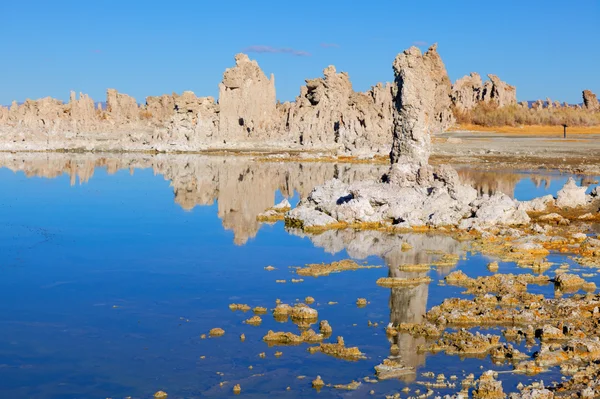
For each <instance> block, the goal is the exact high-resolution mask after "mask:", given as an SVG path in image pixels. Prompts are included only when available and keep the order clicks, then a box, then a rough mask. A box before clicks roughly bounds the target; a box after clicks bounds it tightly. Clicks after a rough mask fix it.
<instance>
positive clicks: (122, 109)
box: [106, 89, 140, 124]
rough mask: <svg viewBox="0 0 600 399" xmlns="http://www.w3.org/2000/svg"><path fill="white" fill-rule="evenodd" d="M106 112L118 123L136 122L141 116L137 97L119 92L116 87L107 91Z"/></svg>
mask: <svg viewBox="0 0 600 399" xmlns="http://www.w3.org/2000/svg"><path fill="white" fill-rule="evenodd" d="M106 112H107V113H108V116H109V118H110V119H111V120H112V121H114V122H115V123H117V124H125V123H128V122H135V121H137V120H138V119H139V118H140V115H139V107H138V105H137V102H136V101H135V98H133V97H131V96H128V95H127V94H122V93H119V92H118V91H116V90H115V89H108V90H107V91H106Z"/></svg>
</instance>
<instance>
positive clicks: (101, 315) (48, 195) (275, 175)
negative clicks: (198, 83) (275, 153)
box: [0, 154, 600, 398]
mask: <svg viewBox="0 0 600 399" xmlns="http://www.w3.org/2000/svg"><path fill="white" fill-rule="evenodd" d="M386 169H387V168H386V167H384V166H369V165H348V164H345V165H344V164H333V163H328V164H321V163H311V162H307V163H291V162H290V163H287V162H285V163H284V162H254V161H251V160H250V159H247V158H242V157H217V156H213V157H209V156H185V155H181V156H149V155H129V156H125V155H123V156H121V155H116V156H115V155H110V156H97V155H81V154H75V155H69V154H17V155H15V154H0V184H1V187H2V188H1V190H0V390H1V391H2V393H3V396H5V397H10V398H106V397H112V398H123V397H127V396H132V397H134V398H149V397H152V395H153V394H154V392H156V391H158V390H164V391H166V392H167V393H168V394H169V398H183V397H185V398H195V397H205V396H206V397H224V396H225V397H226V396H230V395H232V387H233V385H234V384H238V383H239V384H241V387H242V395H243V396H244V397H264V396H266V395H267V394H270V395H274V396H276V397H289V398H293V397H312V396H315V394H316V393H315V391H314V390H313V389H312V388H311V381H312V380H313V379H314V378H315V376H316V375H321V377H322V378H323V380H325V382H326V383H333V384H345V383H349V382H351V381H352V380H361V381H362V380H363V378H364V377H370V378H374V377H375V376H374V369H373V367H374V366H375V365H377V364H379V363H381V361H382V360H383V359H385V358H386V357H387V356H389V354H390V345H391V343H392V342H390V340H389V339H388V338H387V337H386V334H385V331H384V329H385V326H386V325H387V324H388V323H389V322H393V323H398V322H402V321H405V322H410V321H419V320H421V319H422V316H423V314H424V313H425V312H426V311H427V310H428V309H429V308H430V307H431V306H434V305H437V304H439V303H440V302H441V301H442V300H443V299H444V298H446V297H448V296H459V295H460V293H461V291H462V289H460V288H456V287H448V286H440V285H438V283H437V282H438V280H440V279H442V278H443V276H444V275H445V274H447V273H449V272H451V271H453V270H456V269H457V268H458V269H462V270H464V271H465V273H467V274H468V275H470V276H477V275H487V274H489V272H488V271H487V269H486V267H485V265H486V264H487V263H488V262H489V261H490V259H489V258H486V257H484V256H481V255H477V254H476V255H471V254H467V253H464V252H463V249H462V248H463V245H462V244H461V243H458V242H457V241H455V240H454V239H452V238H450V237H444V236H436V235H425V234H410V235H400V236H399V235H389V234H385V233H381V232H373V231H363V232H356V231H330V232H326V233H323V234H321V235H317V236H310V235H306V234H304V233H302V232H301V231H298V230H286V229H285V227H284V225H283V223H282V222H279V223H275V224H272V225H268V224H260V223H258V222H257V221H256V216H257V215H258V214H259V213H260V212H263V211H264V210H265V209H266V208H269V207H271V206H273V205H274V204H275V203H277V202H279V201H280V200H281V199H283V198H284V197H287V198H289V199H290V201H291V202H292V204H295V203H296V202H297V201H298V199H299V198H300V197H301V196H305V195H307V194H308V193H309V192H310V190H311V189H312V188H313V187H314V186H315V185H317V184H320V183H323V182H325V181H326V180H328V179H331V178H333V177H337V178H340V179H343V180H346V181H352V180H355V179H364V178H369V177H375V176H380V175H381V174H382V173H384V172H385V171H386ZM460 174H461V176H462V178H463V179H464V180H465V181H468V182H470V183H471V184H473V185H474V186H475V187H477V189H478V190H479V191H480V192H482V193H484V192H494V191H495V190H498V189H500V190H501V191H503V192H505V193H507V194H509V195H511V196H514V197H516V198H517V199H530V198H533V197H535V196H539V195H544V194H548V193H550V194H555V193H556V191H557V190H558V189H560V188H561V187H562V185H563V184H564V183H565V181H566V179H567V178H568V176H567V175H560V174H554V173H543V172H536V173H525V172H497V173H490V172H488V173H481V172H473V171H469V170H467V169H461V170H460ZM578 179H579V180H582V179H583V180H584V182H585V181H586V179H587V180H590V179H588V178H584V177H578ZM591 180H593V179H591ZM402 242H409V243H410V244H412V245H413V249H412V250H410V251H407V252H402V251H401V250H400V245H401V243H402ZM433 250H435V251H443V252H447V253H457V254H461V255H465V259H464V260H461V261H460V262H459V264H458V265H457V266H456V267H455V268H446V269H438V270H434V271H432V272H430V275H431V277H432V278H433V282H432V283H431V284H430V285H429V286H428V285H422V286H419V287H417V288H398V289H386V288H382V287H379V286H377V285H376V284H375V281H376V280H377V279H378V278H379V277H384V276H388V275H390V274H391V275H393V274H394V273H396V272H394V271H390V269H389V268H390V267H391V268H393V267H395V266H398V265H401V264H407V263H423V262H430V261H432V260H434V258H435V257H436V255H433V254H432V251H433ZM346 258H352V259H355V260H356V261H358V262H359V263H363V262H368V263H369V264H371V265H381V266H383V267H382V268H375V269H365V270H358V271H354V272H343V273H338V274H332V275H330V276H327V277H320V278H312V277H304V278H303V279H304V281H303V282H301V283H295V284H294V283H292V282H291V279H292V278H299V277H298V276H297V275H296V274H295V273H294V269H291V268H290V267H291V266H303V265H305V264H307V263H320V262H331V261H334V260H340V259H346ZM550 260H554V261H557V262H564V261H568V262H570V260H569V259H568V258H567V257H564V256H561V255H551V256H550ZM267 265H272V266H274V267H276V270H274V271H270V272H269V271H266V270H265V269H264V267H265V266H267ZM500 271H501V272H503V273H508V272H514V273H527V272H529V270H527V269H520V268H517V267H516V266H515V265H514V264H508V263H507V264H502V263H501V265H500ZM548 273H551V272H548ZM276 280H286V281H287V282H286V283H285V284H281V283H276ZM589 280H591V281H595V282H596V283H597V284H600V281H599V279H598V278H597V277H593V278H589ZM532 290H533V291H537V292H542V293H545V294H547V295H552V287H550V286H544V287H533V288H532ZM306 296H313V297H314V298H315V299H316V303H315V304H314V305H313V307H314V308H316V309H317V310H318V311H319V319H320V320H323V319H325V320H328V321H329V323H330V324H331V326H332V327H333V335H332V338H331V339H333V340H335V337H337V336H343V337H344V339H345V342H346V344H347V345H348V346H358V347H359V348H360V350H361V351H362V352H364V353H365V354H366V355H367V359H365V360H360V361H356V362H348V361H344V360H339V359H335V358H332V357H329V356H326V355H324V354H321V353H317V354H313V355H311V354H310V353H309V352H308V351H307V345H299V346H283V347H269V346H268V345H267V344H266V343H264V342H263V341H262V337H263V336H264V335H265V334H266V332H267V331H268V330H274V331H291V332H294V333H298V332H299V330H298V327H297V326H296V325H295V324H293V323H292V322H291V321H290V322H286V323H279V322H277V321H275V320H274V319H273V318H272V316H271V315H270V314H267V315H265V316H263V322H262V324H261V325H260V326H258V327H253V326H250V325H247V324H244V323H243V321H244V320H246V319H247V318H249V317H251V316H252V313H251V312H246V313H243V312H232V311H230V310H229V308H228V304H230V303H246V304H249V305H250V306H264V307H267V308H273V307H274V306H275V301H276V299H280V300H281V301H282V302H284V303H290V304H293V303H295V302H297V301H303V299H304V298H305V297H306ZM359 297H363V298H367V299H368V301H369V302H370V303H369V304H368V305H367V306H366V307H364V308H358V307H357V306H356V304H355V302H356V299H357V298H359ZM332 301H333V302H337V304H333V305H330V304H328V303H329V302H332ZM369 321H371V322H377V323H379V325H378V326H377V327H372V326H369ZM214 327H221V328H223V329H225V331H226V333H225V335H224V336H223V337H219V338H209V339H201V338H200V335H201V334H207V333H208V331H209V330H210V329H211V328H214ZM313 328H315V329H318V325H314V326H313ZM487 331H488V332H494V333H499V330H496V329H492V330H487ZM242 333H244V334H245V335H246V340H245V341H244V342H241V341H240V339H239V335H240V334H242ZM395 342H396V343H397V344H398V345H399V346H400V352H401V354H402V356H403V358H404V361H405V362H406V363H407V364H409V365H412V366H414V367H416V368H417V370H416V374H415V375H414V376H412V377H407V378H405V379H402V380H388V381H382V382H379V383H377V384H372V383H368V382H363V384H362V385H361V386H360V387H359V389H358V390H356V391H351V392H348V391H340V390H335V389H333V388H327V387H326V388H324V389H323V390H321V392H320V393H319V397H323V398H329V397H345V396H350V397H370V395H369V391H370V390H374V391H375V393H376V397H382V396H383V395H384V394H391V393H395V392H398V391H400V390H401V389H402V388H404V387H405V386H407V385H408V386H410V387H411V389H412V390H413V391H412V392H413V393H414V390H415V389H421V391H422V392H425V390H426V389H425V388H423V387H421V386H419V385H416V381H423V380H426V379H424V378H422V377H421V373H422V372H426V371H433V372H435V373H440V372H443V373H444V374H445V375H446V376H447V377H448V376H450V375H452V374H455V375H457V376H458V377H459V380H458V382H460V379H461V378H462V377H463V375H465V373H470V372H473V373H475V375H476V376H479V374H480V373H481V371H482V370H481V369H480V366H483V367H484V368H485V369H496V370H510V369H511V368H510V367H509V366H508V365H506V366H498V365H494V364H493V363H492V362H491V361H490V359H489V358H485V359H474V358H465V359H460V358H459V357H456V356H446V355H444V354H437V355H425V354H417V353H416V350H415V349H416V347H417V345H419V344H422V343H424V342H425V341H424V340H422V339H415V338H411V337H410V336H403V335H401V336H399V337H397V338H395ZM519 349H521V350H523V351H525V352H526V353H532V352H533V351H535V349H536V348H535V347H534V348H525V347H519ZM276 351H281V352H283V354H282V356H280V357H278V358H277V357H275V356H274V353H275V352H276ZM262 352H265V354H266V357H265V358H261V357H259V354H260V353H262ZM250 366H252V368H250ZM553 374H554V375H553ZM299 376H306V378H304V379H302V378H298V377H299ZM550 377H554V378H560V377H558V376H557V375H556V372H554V373H550V374H545V375H541V376H538V377H537V378H531V377H527V376H514V375H512V374H501V378H502V380H503V381H504V387H505V390H510V389H514V387H515V386H516V384H517V383H518V382H519V381H529V380H539V379H540V378H542V379H549V378H550ZM222 382H226V383H225V384H223V386H220V383H222ZM288 388H289V389H288ZM457 389H458V388H457ZM438 391H439V392H440V393H441V394H445V393H448V392H449V391H444V390H436V393H437V392H438ZM403 396H405V395H403Z"/></svg>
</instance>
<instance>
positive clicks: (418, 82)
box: [390, 45, 454, 166]
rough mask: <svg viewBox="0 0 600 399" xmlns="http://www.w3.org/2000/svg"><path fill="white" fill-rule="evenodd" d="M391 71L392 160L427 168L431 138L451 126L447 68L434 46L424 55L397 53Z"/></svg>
mask: <svg viewBox="0 0 600 399" xmlns="http://www.w3.org/2000/svg"><path fill="white" fill-rule="evenodd" d="M393 69H394V77H395V85H396V87H395V88H394V107H395V110H394V111H395V112H394V139H393V144H392V150H391V153H390V158H391V161H392V163H393V164H394V163H401V164H403V163H414V164H417V165H420V166H422V165H426V164H427V163H428V161H429V155H430V153H431V135H432V134H433V133H434V132H440V131H442V130H443V129H445V128H447V127H448V126H450V125H451V124H452V123H453V118H454V117H453V114H452V112H451V110H450V104H451V100H450V89H451V84H450V79H449V78H448V74H447V72H446V67H445V66H444V63H443V62H442V59H441V57H440V56H439V54H438V53H437V46H436V45H433V46H431V48H429V50H427V52H426V53H425V54H422V53H421V50H419V49H418V48H417V47H411V48H409V49H408V50H405V51H404V52H402V53H400V54H398V56H396V59H395V60H394V63H393Z"/></svg>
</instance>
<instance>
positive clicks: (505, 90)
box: [452, 72, 551, 111]
mask: <svg viewBox="0 0 600 399" xmlns="http://www.w3.org/2000/svg"><path fill="white" fill-rule="evenodd" d="M488 78H489V80H488V81H486V82H485V83H483V84H482V81H481V76H479V74H478V73H475V72H472V73H471V74H470V75H468V76H464V77H462V78H460V79H458V80H457V81H456V82H455V83H454V85H453V86H452V103H453V104H454V106H455V108H456V109H457V110H458V111H468V110H470V109H473V108H475V107H476V106H477V105H478V104H480V103H486V104H494V105H496V106H498V107H505V106H508V105H516V104H517V89H516V88H515V87H514V86H511V85H509V84H507V83H506V82H503V81H502V80H500V78H498V77H497V76H496V75H491V74H490V75H488ZM548 101H549V100H548ZM550 104H551V103H550Z"/></svg>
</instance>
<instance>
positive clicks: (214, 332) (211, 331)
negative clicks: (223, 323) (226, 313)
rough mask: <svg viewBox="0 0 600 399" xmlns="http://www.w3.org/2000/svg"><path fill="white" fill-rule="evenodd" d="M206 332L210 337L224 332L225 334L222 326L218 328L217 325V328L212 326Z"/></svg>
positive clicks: (218, 335)
mask: <svg viewBox="0 0 600 399" xmlns="http://www.w3.org/2000/svg"><path fill="white" fill-rule="evenodd" d="M208 334H209V335H210V336H211V337H220V336H222V335H224V334H225V330H223V329H222V328H218V327H217V328H213V329H212V330H210V331H209V332H208Z"/></svg>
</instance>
